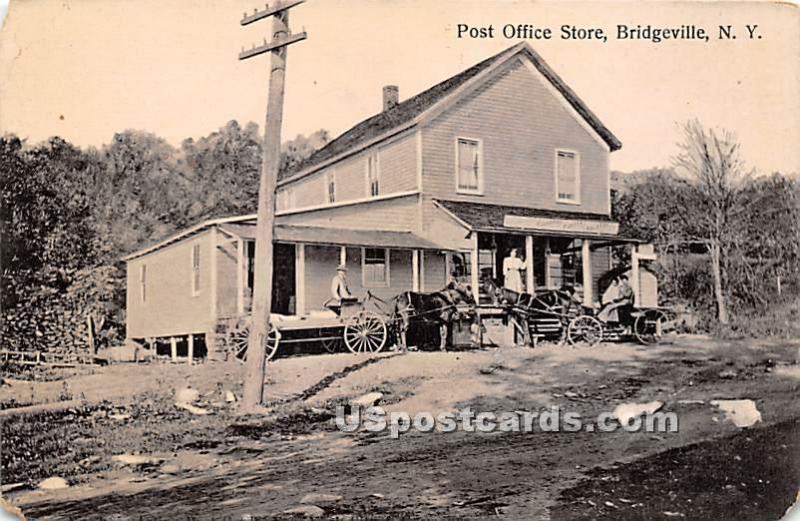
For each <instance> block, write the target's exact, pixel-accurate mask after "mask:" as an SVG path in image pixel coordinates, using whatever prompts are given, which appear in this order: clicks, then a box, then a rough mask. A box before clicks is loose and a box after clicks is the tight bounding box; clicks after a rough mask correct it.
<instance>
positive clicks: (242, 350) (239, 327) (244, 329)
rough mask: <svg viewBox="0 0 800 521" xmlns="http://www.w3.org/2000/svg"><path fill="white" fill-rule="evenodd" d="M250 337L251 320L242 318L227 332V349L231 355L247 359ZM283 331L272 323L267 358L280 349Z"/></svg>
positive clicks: (266, 352)
mask: <svg viewBox="0 0 800 521" xmlns="http://www.w3.org/2000/svg"><path fill="white" fill-rule="evenodd" d="M249 339H250V320H241V321H239V322H238V323H236V324H235V325H234V326H232V327H231V328H230V329H229V330H228V331H227V333H226V334H225V344H226V346H225V347H226V351H227V352H228V355H229V356H234V357H235V358H236V359H237V360H239V361H240V362H244V361H245V360H247V343H248V341H249ZM280 340H281V333H280V331H278V330H277V329H276V328H275V326H273V325H272V324H270V325H269V332H268V333H267V345H266V349H265V353H264V354H265V358H266V359H267V360H270V359H272V357H273V356H275V353H276V352H277V351H278V344H279V343H280Z"/></svg>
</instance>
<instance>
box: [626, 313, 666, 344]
mask: <svg viewBox="0 0 800 521" xmlns="http://www.w3.org/2000/svg"><path fill="white" fill-rule="evenodd" d="M672 329H673V327H672V323H671V322H670V320H669V317H668V316H667V314H666V313H664V312H663V311H661V310H658V309H648V310H647V311H645V312H644V313H642V314H641V315H639V316H638V317H636V321H635V322H634V323H633V334H634V335H636V340H638V341H639V342H641V343H642V344H645V345H650V344H657V343H658V342H660V341H661V340H662V339H663V338H664V336H665V335H667V334H669V333H670V332H672Z"/></svg>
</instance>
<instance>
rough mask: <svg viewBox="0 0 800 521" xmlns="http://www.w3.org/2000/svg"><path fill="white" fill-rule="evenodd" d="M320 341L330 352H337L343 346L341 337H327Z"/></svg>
mask: <svg viewBox="0 0 800 521" xmlns="http://www.w3.org/2000/svg"><path fill="white" fill-rule="evenodd" d="M320 343H321V344H322V348H323V349H324V350H325V351H327V352H328V353H335V352H336V351H339V349H341V347H342V339H341V338H325V339H324V340H321V341H320Z"/></svg>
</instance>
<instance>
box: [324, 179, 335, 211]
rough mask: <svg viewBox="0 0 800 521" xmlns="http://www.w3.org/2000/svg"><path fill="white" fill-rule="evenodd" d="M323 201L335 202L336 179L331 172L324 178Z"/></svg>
mask: <svg viewBox="0 0 800 521" xmlns="http://www.w3.org/2000/svg"><path fill="white" fill-rule="evenodd" d="M325 186H326V191H325V200H326V201H327V202H328V203H329V204H332V203H335V202H336V177H335V176H334V175H333V172H331V173H329V174H328V175H326V176H325Z"/></svg>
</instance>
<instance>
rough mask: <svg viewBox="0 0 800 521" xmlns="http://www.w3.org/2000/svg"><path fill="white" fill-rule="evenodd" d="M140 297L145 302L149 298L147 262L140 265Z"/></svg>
mask: <svg viewBox="0 0 800 521" xmlns="http://www.w3.org/2000/svg"><path fill="white" fill-rule="evenodd" d="M139 297H140V298H141V300H142V304H144V302H145V300H146V299H147V264H142V265H141V266H139Z"/></svg>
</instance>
